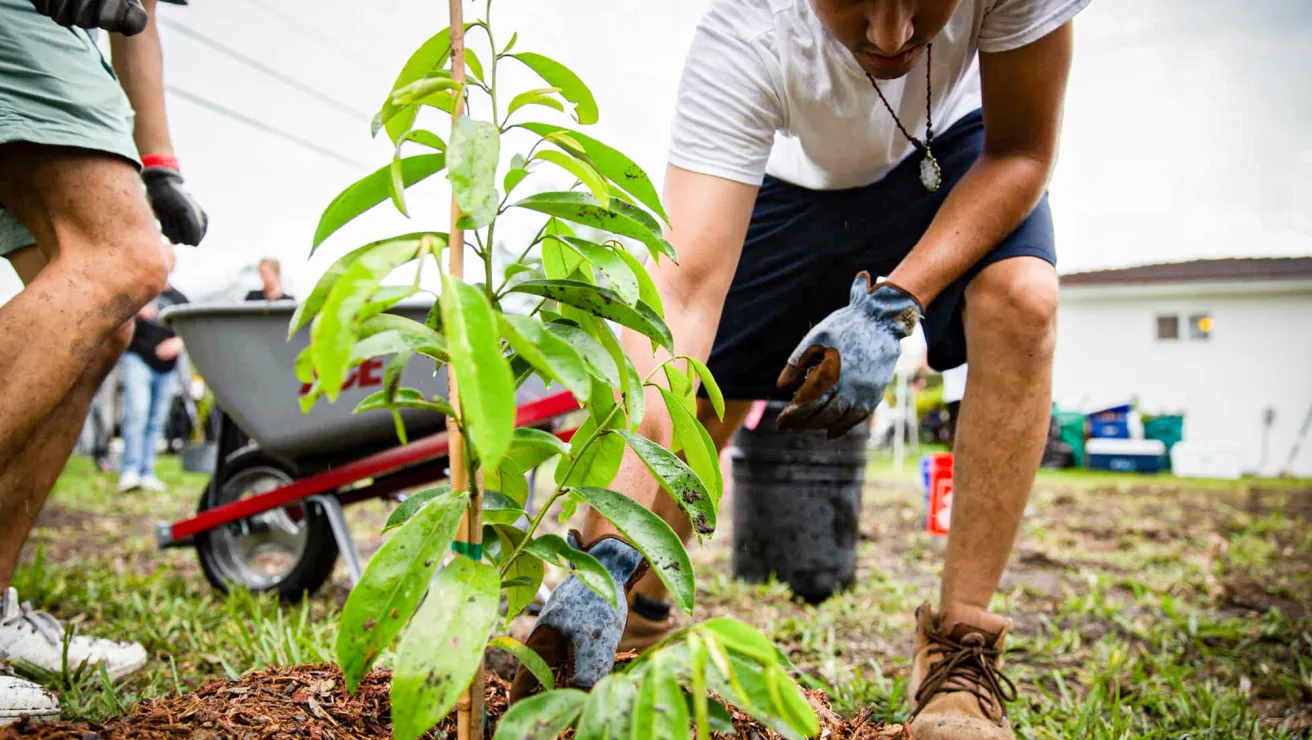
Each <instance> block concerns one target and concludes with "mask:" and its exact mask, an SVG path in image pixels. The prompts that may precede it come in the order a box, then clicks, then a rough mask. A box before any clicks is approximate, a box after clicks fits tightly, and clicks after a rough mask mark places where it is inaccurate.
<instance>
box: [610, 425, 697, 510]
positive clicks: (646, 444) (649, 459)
mask: <svg viewBox="0 0 1312 740" xmlns="http://www.w3.org/2000/svg"><path fill="white" fill-rule="evenodd" d="M619 435H620V436H621V437H623V438H624V440H625V441H626V442H628V443H629V448H630V449H632V450H633V451H634V452H636V453H637V454H638V457H639V458H641V459H642V462H643V463H644V464H645V465H646V466H647V469H648V470H650V471H651V474H652V475H654V476H656V480H658V481H660V484H661V488H664V489H665V491H666V492H667V493H669V494H670V496H671V497H672V498H673V499H674V500H675V501H676V502H678V504H679V508H681V509H683V511H684V513H686V514H687V515H688V518H689V519H690V520H691V521H692V527H693V530H694V531H696V532H697V534H700V535H709V534H712V533H714V532H715V502H714V500H712V498H711V495H710V493H709V492H708V491H707V490H706V485H705V484H704V483H702V480H701V478H699V477H697V473H695V472H693V470H692V468H690V467H688V465H687V464H685V463H684V462H683V461H682V460H680V459H679V458H678V456H677V455H675V454H674V453H673V452H670V451H669V450H667V449H665V448H664V447H661V446H660V445H658V444H656V443H655V442H653V441H651V440H650V439H647V438H646V437H644V436H642V435H640V434H636V433H634V432H628V431H623V432H619Z"/></svg>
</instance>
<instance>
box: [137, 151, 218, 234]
mask: <svg viewBox="0 0 1312 740" xmlns="http://www.w3.org/2000/svg"><path fill="white" fill-rule="evenodd" d="M141 161H142V163H143V164H144V165H145V167H144V168H143V169H142V170H141V179H142V180H144V181H145V182H146V195H147V196H148V197H149V198H150V207H151V208H153V209H154V210H155V218H158V219H159V225H160V230H161V231H163V232H164V236H166V237H168V240H169V241H171V242H173V243H174V244H190V245H191V246H193V247H194V246H196V245H198V244H200V240H201V239H204V238H205V231H206V229H208V228H209V224H210V219H209V216H206V215H205V211H204V210H202V209H201V207H200V204H199V203H197V202H196V199H195V198H193V197H192V196H191V193H189V192H187V189H186V188H184V187H182V183H183V180H182V173H181V172H178V160H177V158H176V157H171V156H164V155H152V156H146V157H142V160H141Z"/></svg>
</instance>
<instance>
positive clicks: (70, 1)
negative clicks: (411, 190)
mask: <svg viewBox="0 0 1312 740" xmlns="http://www.w3.org/2000/svg"><path fill="white" fill-rule="evenodd" d="M32 6H33V7H35V8H36V12H38V13H40V14H41V15H44V16H45V17H47V18H49V19H51V20H53V21H54V22H55V23H58V24H59V25H61V26H70V27H71V26H77V27H78V28H87V29H91V28H103V29H104V30H106V31H113V32H115V33H121V34H123V35H124V36H132V35H134V34H138V33H141V32H142V31H144V30H146V22H147V17H146V9H145V7H143V6H142V4H141V0H32Z"/></svg>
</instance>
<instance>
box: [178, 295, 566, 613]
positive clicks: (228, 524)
mask: <svg viewBox="0 0 1312 740" xmlns="http://www.w3.org/2000/svg"><path fill="white" fill-rule="evenodd" d="M431 307H432V304H431V302H427V303H418V302H415V303H410V302H405V303H402V304H399V305H398V306H396V307H394V308H392V309H391V311H392V312H393V313H397V314H399V315H401V316H405V317H406V318H411V319H415V320H417V321H423V320H424V318H425V317H426V316H427V314H428V311H429V309H430V308H431ZM293 310H295V304H294V303H292V302H290V301H282V302H277V303H255V302H250V303H244V304H223V305H205V304H187V305H181V306H174V307H172V308H169V309H167V310H166V311H164V312H163V314H161V319H162V320H163V321H164V322H165V323H166V324H168V325H169V326H170V327H171V328H172V329H173V330H174V331H175V332H177V334H178V335H179V336H180V337H182V340H183V342H184V343H185V344H186V347H187V353H188V355H189V356H190V358H191V361H192V363H193V364H194V365H195V367H196V369H197V370H199V372H200V374H201V376H202V377H204V378H205V381H206V383H208V384H209V387H210V389H211V390H212V391H213V393H214V399H215V403H216V405H217V407H218V408H219V409H220V410H221V411H222V412H223V417H222V422H221V424H222V428H221V429H220V433H219V438H220V445H219V452H218V455H217V456H216V464H215V470H214V472H213V475H212V476H211V477H210V480H209V483H208V484H207V485H206V486H205V489H204V491H203V492H202V493H201V497H200V503H199V506H198V507H197V508H198V511H197V514H196V515H195V516H193V517H190V518H188V519H183V520H181V521H176V522H159V523H158V524H157V525H156V528H155V539H156V542H157V543H158V545H159V546H160V547H194V548H196V553H197V555H198V556H199V558H200V564H201V568H202V570H203V571H204V572H205V577H206V578H207V579H208V580H209V582H210V583H211V584H213V585H214V586H215V587H216V588H218V589H220V590H221V591H225V592H226V591H227V590H228V589H229V588H230V587H231V586H233V585H238V586H242V587H245V588H247V589H250V590H251V591H257V592H265V591H273V592H277V593H278V594H279V595H280V596H281V597H282V598H284V599H289V600H297V599H300V598H302V597H303V596H304V595H306V594H313V593H314V592H315V591H317V590H318V589H319V587H320V586H322V585H323V583H324V582H325V581H326V580H328V578H329V576H331V574H332V571H333V567H334V566H335V564H336V562H337V557H338V555H341V556H342V557H343V558H344V559H345V560H346V566H347V570H348V572H349V573H350V576H351V580H352V583H355V582H356V581H358V580H359V578H360V574H361V572H362V566H361V564H360V556H359V553H358V551H357V550H356V547H355V544H354V541H353V539H352V538H351V532H350V530H349V529H348V528H347V526H346V519H345V517H344V516H343V514H342V507H344V506H348V505H350V504H353V503H357V502H360V501H365V500H368V499H374V498H380V497H389V498H394V499H397V500H400V499H401V498H402V497H403V496H404V492H405V491H408V490H410V489H413V488H417V487H420V486H425V485H431V484H433V483H436V482H438V481H440V480H443V479H445V478H447V477H448V475H449V470H448V467H447V450H448V446H449V444H448V439H447V434H446V431H445V425H446V419H445V418H444V417H443V416H442V415H441V414H439V413H437V412H434V411H428V410H422V409H406V410H404V411H402V413H401V416H402V419H403V422H404V424H405V427H406V431H407V436H408V437H409V438H410V439H412V440H413V441H411V442H410V443H409V444H405V445H402V444H401V443H400V441H399V440H398V438H397V435H396V428H395V426H394V423H393V420H392V418H391V416H390V415H389V414H384V413H379V412H367V413H361V414H353V413H351V412H352V410H353V409H354V408H355V406H356V404H358V403H359V402H360V401H361V400H363V399H364V398H366V397H367V396H369V395H371V394H373V393H375V392H377V391H378V390H380V389H381V388H382V385H383V369H384V367H385V366H386V363H387V358H386V357H380V358H375V359H374V360H371V361H367V362H365V363H363V364H361V365H359V366H357V367H356V368H355V369H354V370H353V371H352V372H351V374H350V375H349V376H348V377H347V379H346V382H345V383H344V384H343V387H342V392H341V395H340V397H339V398H338V399H337V402H336V403H334V404H329V403H326V402H320V403H317V404H315V405H314V407H313V408H312V409H311V410H310V412H309V413H302V412H301V408H300V397H301V396H302V395H304V394H305V393H306V392H308V391H309V388H308V387H307V386H306V385H305V384H304V383H303V382H302V381H301V380H299V379H298V378H297V377H296V373H295V363H296V357H297V355H298V354H299V353H300V352H301V350H302V349H304V348H305V347H306V346H307V345H308V343H309V330H308V329H305V330H302V331H300V332H298V333H297V334H296V335H295V336H294V337H292V339H291V340H290V341H288V340H287V326H288V322H289V320H290V318H291V314H292V312H293ZM431 368H432V366H431V365H429V364H428V363H426V362H413V363H411V364H410V365H409V366H408V367H407V368H406V371H405V374H404V376H403V377H402V381H401V383H402V386H403V387H411V388H416V389H418V390H420V391H422V392H423V393H424V394H425V395H426V396H436V395H440V396H445V395H446V393H447V378H446V369H445V367H443V368H440V369H439V370H438V371H437V373H433V372H432V370H431ZM515 401H516V404H517V406H518V414H517V416H516V421H515V423H516V425H517V426H534V427H538V428H546V429H548V430H550V431H552V432H553V433H555V434H557V436H559V437H561V438H562V439H566V440H568V439H569V438H570V436H572V434H573V430H572V429H568V430H566V429H560V428H559V427H560V424H559V422H560V421H561V419H562V417H564V416H565V415H567V414H569V413H570V412H572V411H576V410H577V409H578V408H579V406H578V403H577V402H576V401H575V400H574V397H573V396H572V395H570V394H569V393H568V392H558V391H556V390H555V389H554V388H548V387H547V386H546V385H545V384H543V383H542V382H541V381H540V380H538V379H537V378H536V377H532V378H530V379H529V380H528V381H527V382H526V383H524V385H523V386H521V387H520V388H519V389H518V390H517V391H516V396H515Z"/></svg>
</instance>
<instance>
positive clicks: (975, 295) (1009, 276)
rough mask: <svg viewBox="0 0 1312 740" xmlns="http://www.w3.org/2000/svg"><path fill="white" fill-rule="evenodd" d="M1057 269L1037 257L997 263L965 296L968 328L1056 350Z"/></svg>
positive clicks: (1008, 342) (1010, 342) (1037, 349)
mask: <svg viewBox="0 0 1312 740" xmlns="http://www.w3.org/2000/svg"><path fill="white" fill-rule="evenodd" d="M1057 301H1058V283H1057V271H1056V270H1055V269H1054V268H1053V266H1052V265H1050V264H1048V263H1047V262H1044V261H1042V260H1040V259H1037V258H1031V257H1018V258H1015V259H1009V260H1004V261H1002V262H997V263H994V264H992V265H990V266H989V267H987V268H985V269H984V270H983V271H982V272H980V274H979V276H978V277H976V278H975V279H974V280H973V281H971V284H970V287H969V288H968V292H967V296H966V306H967V308H966V316H967V319H966V320H967V325H968V329H969V331H970V332H971V333H972V334H976V336H977V338H978V339H982V340H985V341H989V342H1000V343H1002V344H1003V346H1007V347H1011V348H1014V349H1017V350H1023V354H1024V355H1025V356H1029V357H1034V356H1036V355H1037V356H1038V357H1048V356H1051V354H1052V349H1053V345H1054V344H1055V341H1056V334H1057Z"/></svg>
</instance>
